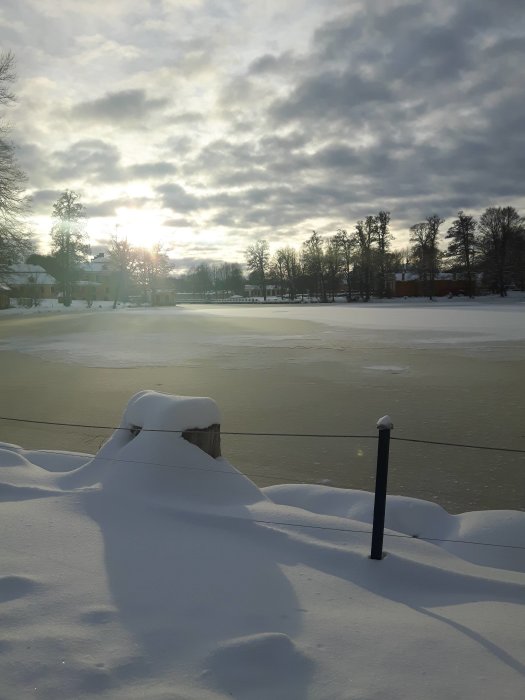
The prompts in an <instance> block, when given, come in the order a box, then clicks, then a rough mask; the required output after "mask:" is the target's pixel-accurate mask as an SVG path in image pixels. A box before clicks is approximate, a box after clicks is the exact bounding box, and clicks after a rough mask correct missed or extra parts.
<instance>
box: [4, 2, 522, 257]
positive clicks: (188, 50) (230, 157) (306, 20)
mask: <svg viewBox="0 0 525 700" xmlns="http://www.w3.org/2000/svg"><path fill="white" fill-rule="evenodd" d="M0 49H1V50H4V51H5V50H12V51H13V52H14V54H15V56H16V60H17V74H18V79H17V83H16V85H15V92H16V94H17V103H16V105H14V106H12V107H11V108H10V109H9V115H8V118H9V121H10V122H11V124H12V126H13V132H12V136H13V139H14V140H15V142H16V143H17V145H18V147H19V149H18V155H19V161H20V163H21V165H22V167H23V168H24V170H25V171H26V173H27V175H28V188H29V191H30V193H31V194H32V196H33V214H34V216H33V222H34V227H35V230H37V231H38V232H39V233H40V234H41V236H42V241H43V246H45V244H46V242H47V238H48V232H49V228H50V219H49V215H50V212H51V208H52V204H53V202H54V201H55V200H56V199H57V197H58V196H59V195H60V193H61V192H62V191H63V190H64V189H66V188H69V189H74V190H76V191H78V192H80V193H81V195H82V201H83V202H84V204H85V205H86V208H87V213H88V215H89V217H90V221H89V233H90V236H91V239H92V242H94V243H97V242H98V243H101V242H102V243H103V242H104V240H107V239H108V238H109V237H110V236H111V235H112V234H114V233H115V232H117V233H118V235H119V237H124V236H127V237H128V239H129V240H130V242H132V243H134V244H146V243H148V242H151V243H154V242H157V241H162V242H164V243H166V244H167V245H168V246H169V247H171V248H172V249H173V256H174V257H175V258H176V259H177V260H178V261H179V264H180V265H181V267H184V266H185V265H187V264H188V263H189V262H190V261H192V260H195V261H201V260H214V259H215V260H228V261H234V260H239V261H242V260H243V251H244V250H245V248H246V246H247V245H248V244H249V243H250V242H253V241H254V240H256V239H258V238H266V239H268V240H269V241H270V242H271V244H272V246H273V247H274V248H275V247H277V246H278V245H280V244H281V245H282V244H288V243H291V244H299V243H300V242H302V241H303V240H304V239H305V238H306V237H307V236H308V235H309V234H310V232H311V230H312V229H316V230H318V231H319V232H321V233H323V234H330V233H335V231H336V229H337V228H340V227H343V228H348V229H350V228H353V226H354V224H355V221H356V220H357V219H359V218H362V217H364V216H366V215H367V214H372V213H376V212H377V211H378V210H379V209H388V210H390V211H391V213H392V224H393V229H394V232H395V234H396V241H397V246H398V247H401V246H402V245H404V244H406V241H407V237H408V227H409V226H410V225H411V224H413V223H416V222H417V221H419V220H421V219H422V218H424V217H426V216H428V215H430V214H433V213H438V214H440V215H441V216H442V217H444V218H447V219H449V218H450V217H451V216H453V215H454V214H455V213H456V212H457V211H458V209H460V208H461V209H464V210H465V211H468V212H470V213H478V212H480V211H482V210H483V209H485V208H486V207H487V206H494V205H506V204H512V205H514V206H516V207H517V208H518V209H520V211H521V212H522V213H525V211H524V209H525V192H524V189H523V173H524V166H525V132H524V128H523V125H524V124H525V98H524V95H525V70H524V68H523V67H524V65H525V4H524V2H523V0H498V1H497V2H496V0H452V1H449V0H412V1H408V2H407V1H405V0H344V1H340V0H324V1H322V2H321V0H264V1H263V2H253V1H249V0H104V2H102V1H101V0H2V3H1V5H0Z"/></svg>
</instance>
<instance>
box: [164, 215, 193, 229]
mask: <svg viewBox="0 0 525 700" xmlns="http://www.w3.org/2000/svg"><path fill="white" fill-rule="evenodd" d="M162 225H163V226H169V227H172V228H185V227H189V226H192V225H193V222H192V220H191V219H185V218H184V217H178V218H177V219H166V221H164V222H163V223H162Z"/></svg>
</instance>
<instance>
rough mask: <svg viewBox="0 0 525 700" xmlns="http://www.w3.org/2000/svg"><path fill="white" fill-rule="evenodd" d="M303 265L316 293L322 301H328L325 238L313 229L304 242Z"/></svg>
mask: <svg viewBox="0 0 525 700" xmlns="http://www.w3.org/2000/svg"><path fill="white" fill-rule="evenodd" d="M303 266H304V271H305V273H306V274H307V275H310V277H311V279H312V281H313V284H314V287H315V289H314V290H312V289H311V290H310V292H312V291H314V293H315V294H317V295H318V296H320V297H321V301H326V300H327V297H326V258H325V253H324V246H323V239H322V238H321V236H320V235H319V234H318V233H317V231H312V235H311V236H310V238H308V239H307V240H306V241H305V242H304V243H303Z"/></svg>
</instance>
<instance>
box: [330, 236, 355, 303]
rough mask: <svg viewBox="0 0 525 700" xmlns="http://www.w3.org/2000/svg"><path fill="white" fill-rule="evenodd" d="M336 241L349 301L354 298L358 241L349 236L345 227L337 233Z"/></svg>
mask: <svg viewBox="0 0 525 700" xmlns="http://www.w3.org/2000/svg"><path fill="white" fill-rule="evenodd" d="M334 241H335V243H336V245H337V246H338V248H339V252H340V260H341V269H342V271H343V274H344V277H345V280H346V288H347V301H351V299H352V272H353V268H354V264H355V251H356V246H357V242H356V239H355V237H352V236H349V235H348V232H347V231H346V230H345V229H344V228H340V229H339V230H338V231H337V233H336V234H335V237H334Z"/></svg>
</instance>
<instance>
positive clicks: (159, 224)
mask: <svg viewBox="0 0 525 700" xmlns="http://www.w3.org/2000/svg"><path fill="white" fill-rule="evenodd" d="M165 218H166V217H165V215H164V214H163V213H162V212H161V211H158V210H156V211H151V210H149V211H148V210H138V209H131V208H127V207H120V208H119V209H118V210H117V215H116V217H115V219H114V232H113V234H114V236H116V238H117V239H118V240H127V241H128V243H129V244H130V245H132V246H134V247H137V248H151V247H152V246H154V245H156V244H158V243H160V244H162V245H163V246H164V247H168V248H169V247H170V246H171V245H173V243H174V241H173V238H174V236H173V232H171V231H170V230H169V229H168V228H166V227H165V226H164V221H165Z"/></svg>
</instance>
